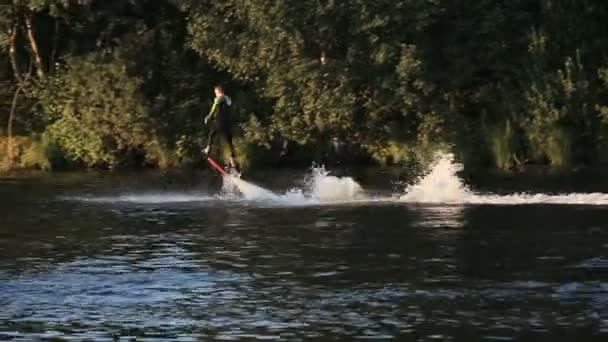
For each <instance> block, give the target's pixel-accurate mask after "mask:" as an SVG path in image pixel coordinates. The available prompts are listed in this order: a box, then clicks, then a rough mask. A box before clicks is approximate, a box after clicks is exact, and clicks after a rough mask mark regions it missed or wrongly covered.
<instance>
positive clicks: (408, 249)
mask: <svg viewBox="0 0 608 342" xmlns="http://www.w3.org/2000/svg"><path fill="white" fill-rule="evenodd" d="M24 182H25V181H24ZM2 186H4V188H3V190H2V191H3V192H4V194H7V195H10V194H12V195H13V196H14V195H15V194H17V193H19V195H20V196H19V202H18V204H19V205H15V204H12V203H6V202H5V203H4V204H3V205H2V206H0V217H2V221H0V227H1V229H0V339H2V340H6V339H12V340H32V339H34V340H35V339H49V338H52V337H62V338H73V339H76V340H79V339H93V340H104V339H112V336H115V337H117V338H118V337H120V338H122V339H123V340H128V337H138V340H140V339H144V338H147V339H149V340H159V341H160V340H181V341H189V340H208V339H212V338H213V339H228V340H230V339H233V340H236V339H245V338H263V339H279V338H280V339H287V340H298V339H317V340H325V339H329V338H337V339H344V340H350V339H354V338H362V339H371V338H380V339H403V340H421V341H424V340H429V341H431V340H456V341H471V340H479V339H485V340H521V339H524V340H526V339H527V340H538V339H543V340H552V341H560V340H561V341H569V340H585V341H592V340H597V341H603V340H605V339H606V337H608V267H606V260H608V248H606V241H608V239H607V238H608V226H607V223H606V222H607V221H606V219H605V217H606V209H605V208H602V207H585V206H576V207H574V206H543V205H538V206H525V207H516V206H509V207H494V206H492V207H487V206H464V205H447V206H446V205H420V204H408V203H391V202H386V203H368V204H349V205H337V206H336V205H332V206H310V207H301V206H298V207H291V208H290V207H267V206H253V205H250V204H249V203H247V202H243V201H228V200H223V199H218V198H216V197H214V195H210V196H207V195H204V192H201V194H203V195H200V196H203V197H204V196H207V197H209V198H208V199H205V200H194V201H177V200H176V201H167V202H163V201H147V202H145V203H142V202H133V201H128V200H124V201H90V200H81V201H75V200H69V201H66V200H65V199H64V198H65V196H71V197H75V196H78V191H75V190H73V189H68V188H64V187H63V186H61V187H59V188H53V187H50V188H49V187H46V188H45V187H42V188H40V187H31V188H28V189H27V190H24V188H23V186H21V185H19V186H18V187H16V186H15V185H10V186H9V185H2ZM90 193H91V194H90V195H87V196H88V197H87V198H88V199H90V198H95V195H94V191H90ZM190 195H192V194H190ZM104 196H105V194H104ZM196 196H198V195H196ZM99 197H101V196H99ZM207 197H205V198H207ZM10 198H13V197H4V200H5V201H6V199H10Z"/></svg>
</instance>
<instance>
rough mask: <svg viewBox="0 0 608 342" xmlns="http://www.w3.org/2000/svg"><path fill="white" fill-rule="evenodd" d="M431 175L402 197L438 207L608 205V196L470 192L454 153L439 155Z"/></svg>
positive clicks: (411, 201)
mask: <svg viewBox="0 0 608 342" xmlns="http://www.w3.org/2000/svg"><path fill="white" fill-rule="evenodd" d="M436 160H437V161H436V162H435V163H434V164H433V168H432V170H431V172H430V173H429V174H428V175H426V176H425V177H423V178H422V179H421V180H420V181H419V182H418V183H416V184H415V185H411V186H409V187H407V189H406V191H405V194H404V195H402V196H401V197H400V200H401V201H402V202H407V203H431V204H433V203H435V204H495V205H519V204H584V205H608V194H604V193H571V194H562V195H549V194H540V193H539V194H526V193H516V194H512V195H505V196H501V195H495V194H478V193H475V192H474V191H472V190H471V189H469V188H468V187H467V186H466V185H465V184H464V183H463V182H462V180H461V179H460V178H459V177H458V176H457V175H456V173H457V172H458V171H460V170H462V165H461V164H457V163H455V162H454V157H453V155H451V154H439V155H438V156H437V159H436Z"/></svg>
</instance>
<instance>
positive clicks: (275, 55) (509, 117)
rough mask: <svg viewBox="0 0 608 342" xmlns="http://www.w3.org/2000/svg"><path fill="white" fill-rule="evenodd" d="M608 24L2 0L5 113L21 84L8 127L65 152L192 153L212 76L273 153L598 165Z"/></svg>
mask: <svg viewBox="0 0 608 342" xmlns="http://www.w3.org/2000/svg"><path fill="white" fill-rule="evenodd" d="M606 18H608V4H603V3H602V2H598V1H593V0H577V1H573V0H552V1H526V0H513V1H507V2H497V1H491V0H462V1H457V2H455V1H444V0H393V1H388V0H378V1H373V2H370V1H366V0H352V1H337V0H319V1H301V2H296V1H288V0H277V1H270V0H225V1H210V0H179V1H178V0H130V1H122V0H58V1H51V0H11V1H5V2H4V3H3V4H1V5H0V57H1V58H0V70H1V72H0V78H2V81H3V82H5V84H9V85H10V86H8V87H2V88H3V91H2V92H0V109H1V111H0V120H2V122H5V116H6V114H5V112H6V108H7V101H8V99H10V98H11V96H10V94H11V93H13V91H14V89H16V87H17V86H18V85H20V84H23V83H25V82H26V83H27V87H26V90H25V93H26V94H27V100H25V101H22V103H23V104H22V105H21V106H20V107H18V112H19V115H18V116H17V119H18V120H17V123H18V130H19V131H20V132H22V133H24V134H42V133H44V132H46V134H47V135H48V136H53V137H55V139H56V141H57V143H58V144H60V145H62V147H63V148H64V149H65V151H67V152H69V155H70V156H71V157H72V158H73V159H75V160H79V161H82V162H84V163H85V164H87V165H94V166H98V165H115V164H120V163H121V162H122V161H124V160H128V159H132V158H134V157H133V155H134V154H135V155H137V156H140V157H141V156H142V155H143V156H147V158H142V160H147V163H160V162H158V161H153V160H160V159H162V160H165V161H167V160H173V159H174V160H175V163H180V162H188V161H196V160H197V159H198V158H200V157H198V150H199V148H200V146H201V144H202V141H203V140H204V139H203V137H204V135H205V133H206V129H205V127H203V125H202V117H203V115H204V114H205V113H206V111H207V110H208V108H209V104H210V101H211V97H212V87H213V85H214V84H216V83H222V84H224V85H225V88H226V89H227V91H228V93H229V95H231V96H232V97H233V99H234V100H235V106H234V110H235V118H236V123H235V124H236V125H237V129H236V134H237V136H238V137H239V139H240V140H239V141H240V142H241V144H244V145H247V146H249V147H244V150H248V151H256V152H255V153H258V154H259V153H264V154H267V155H269V156H276V158H267V160H276V159H277V158H279V157H280V158H287V159H289V158H291V159H292V160H294V159H298V158H299V159H306V160H307V161H310V160H311V159H319V158H323V155H325V156H328V155H329V154H330V153H333V154H331V156H332V158H333V159H337V160H353V159H357V160H370V159H372V158H373V159H376V160H379V161H383V162H387V161H400V160H403V159H404V158H405V157H404V156H408V155H412V153H413V152H412V151H414V150H416V149H420V150H421V151H422V150H427V149H429V148H431V147H432V146H437V145H441V146H444V145H445V144H449V145H451V146H452V147H453V149H454V151H456V152H458V153H459V155H460V157H461V158H462V159H463V160H464V161H465V162H466V163H467V165H472V164H482V165H488V164H492V163H493V164H494V165H495V166H497V167H499V168H503V169H513V168H522V167H525V165H526V164H528V163H545V164H549V165H552V166H554V167H566V166H569V165H572V164H579V163H584V164H592V163H595V162H601V161H605V160H608V159H607V158H606V157H605V156H606V154H607V153H608V151H607V150H606V146H608V144H607V141H606V138H605V136H606V131H607V127H608V114H607V113H608V109H606V108H608V100H606V96H607V95H606V94H608V76H607V75H608V72H607V71H606V70H608V63H607V62H606V55H605V51H606V47H608V38H607V37H606V35H605V34H604V31H605V20H606ZM33 103H38V104H39V105H37V106H32V105H31V104H33ZM150 142H153V143H150ZM254 147H255V148H254ZM135 151H137V152H135ZM153 151H156V152H153ZM262 151H264V152H262ZM414 154H415V153H414ZM151 155H157V156H158V155H162V156H164V157H162V158H160V157H157V158H152V157H150V156H151ZM171 156H173V157H171ZM143 163H146V161H144V162H143ZM163 163H168V162H163ZM169 164H171V163H169Z"/></svg>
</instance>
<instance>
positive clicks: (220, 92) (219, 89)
mask: <svg viewBox="0 0 608 342" xmlns="http://www.w3.org/2000/svg"><path fill="white" fill-rule="evenodd" d="M213 91H214V92H215V96H222V95H224V88H222V86H221V85H216V86H215V87H214V88H213Z"/></svg>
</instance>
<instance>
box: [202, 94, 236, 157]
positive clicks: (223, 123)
mask: <svg viewBox="0 0 608 342" xmlns="http://www.w3.org/2000/svg"><path fill="white" fill-rule="evenodd" d="M231 105H232V100H231V99H230V97H228V96H226V95H223V96H217V97H216V98H215V99H214V100H213V106H212V107H211V111H210V112H209V115H207V118H208V119H210V120H212V122H211V125H210V129H211V130H210V132H209V139H208V141H207V146H209V148H211V145H212V143H213V138H214V137H215V135H216V134H218V133H219V135H220V136H221V137H222V138H223V139H224V140H225V141H226V143H227V144H228V146H229V147H230V154H231V156H232V158H236V153H235V151H234V145H232V120H231V117H230V116H231V115H230V106H231Z"/></svg>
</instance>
